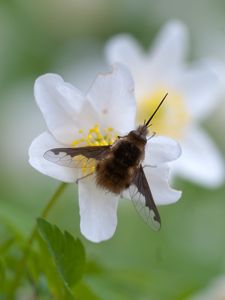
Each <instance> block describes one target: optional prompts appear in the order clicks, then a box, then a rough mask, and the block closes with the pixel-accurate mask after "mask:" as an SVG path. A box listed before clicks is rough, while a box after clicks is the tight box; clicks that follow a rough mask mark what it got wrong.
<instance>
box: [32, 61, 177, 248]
mask: <svg viewBox="0 0 225 300" xmlns="http://www.w3.org/2000/svg"><path fill="white" fill-rule="evenodd" d="M133 90H134V87H133V80H132V78H131V76H130V73H129V72H128V70H127V69H125V68H124V67H122V66H120V65H117V66H115V67H114V69H113V71H112V72H111V73H107V74H101V75H99V76H98V77H97V78H96V80H95V81H94V83H93V85H92V87H91V88H90V90H89V92H88V93H87V94H86V95H83V94H82V93H81V92H80V91H79V90H78V89H76V88H75V87H73V86H72V85H70V84H69V83H66V82H64V81H63V79H62V78H61V77H60V76H58V75H55V74H46V75H43V76H41V77H39V78H38V79H37V80H36V83H35V87H34V93H35V98H36V101H37V104H38V106H39V108H40V110H41V112H42V114H43V116H44V119H45V122H46V124H47V127H48V131H46V132H44V133H42V134H41V135H40V136H38V137H37V138H36V139H34V141H33V142H32V144H31V146H30V149H29V157H30V159H29V161H30V164H31V165H32V166H33V167H34V168H35V169H37V170H38V171H40V172H41V173H43V174H45V175H48V176H51V177H53V178H56V179H58V180H61V181H63V182H74V183H75V181H76V179H77V178H80V177H82V175H84V174H85V173H87V170H86V166H82V169H81V170H80V169H76V168H68V167H65V166H60V165H57V164H54V163H52V162H49V161H48V160H45V159H44V157H43V155H44V153H45V152H46V151H47V150H50V149H52V148H57V147H72V146H76V145H83V146H84V145H86V144H88V145H105V144H111V143H112V142H113V140H114V139H115V138H117V135H125V134H127V133H129V131H131V130H132V129H134V127H135V114H136V105H135V98H134V93H133ZM96 137H97V138H96ZM179 155H180V147H179V146H178V144H177V143H176V142H175V141H173V140H171V139H169V138H166V137H153V138H151V139H149V142H148V144H147V146H146V155H145V161H144V162H143V164H144V165H152V166H153V167H152V168H147V167H146V168H145V170H146V171H145V172H146V176H147V179H148V181H149V184H150V187H151V190H152V194H153V197H154V200H155V202H156V204H169V203H173V202H175V201H177V200H178V199H179V198H180V196H181V192H179V191H175V190H173V189H171V188H170V187H169V184H168V176H169V168H168V165H167V164H166V163H167V162H168V161H171V160H174V159H176V158H177V157H178V156H179ZM147 169H149V170H147ZM78 191H79V205H80V217H81V222H80V227H81V232H82V234H83V235H84V236H85V237H86V238H87V239H89V240H91V241H93V242H100V241H102V240H106V239H109V238H110V237H111V236H112V235H113V234H114V232H115V229H116V225H117V212H116V211H117V204H118V200H119V195H115V194H111V193H109V192H108V191H103V190H101V189H99V188H97V186H96V184H95V180H94V178H93V175H91V176H89V177H87V178H85V179H82V180H80V181H79V184H78Z"/></svg>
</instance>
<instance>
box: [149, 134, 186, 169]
mask: <svg viewBox="0 0 225 300" xmlns="http://www.w3.org/2000/svg"><path fill="white" fill-rule="evenodd" d="M180 155H181V147H180V145H179V144H178V143H177V142H176V141H174V140H173V139H171V138H168V137H164V136H156V137H153V138H150V139H149V140H148V143H147V145H146V146H145V159H144V162H143V166H145V165H151V166H158V165H159V164H162V163H165V162H169V161H172V160H175V159H177V158H178V157H179V156H180Z"/></svg>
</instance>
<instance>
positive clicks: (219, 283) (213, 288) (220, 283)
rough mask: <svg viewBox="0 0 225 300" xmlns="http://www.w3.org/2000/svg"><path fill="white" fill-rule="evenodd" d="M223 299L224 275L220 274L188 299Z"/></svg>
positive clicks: (224, 295) (224, 290)
mask: <svg viewBox="0 0 225 300" xmlns="http://www.w3.org/2000/svg"><path fill="white" fill-rule="evenodd" d="M224 299H225V276H221V277H219V278H217V279H215V280H213V282H211V283H210V285H209V286H208V287H207V288H206V289H204V290H203V291H200V292H199V293H197V294H196V295H195V296H193V297H191V298H190V299H188V300H224Z"/></svg>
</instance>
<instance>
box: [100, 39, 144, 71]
mask: <svg viewBox="0 0 225 300" xmlns="http://www.w3.org/2000/svg"><path fill="white" fill-rule="evenodd" d="M105 50H106V57H107V61H108V62H109V63H110V64H114V63H116V62H117V63H123V64H125V65H126V66H128V67H129V69H130V70H131V72H132V73H135V72H136V71H137V70H138V68H139V65H140V64H142V60H143V56H144V54H143V51H142V49H141V47H140V46H139V45H138V43H137V41H136V40H135V39H134V38H133V37H132V36H130V35H128V34H120V35H117V36H115V37H113V38H112V39H110V40H109V41H108V43H107V45H106V48H105Z"/></svg>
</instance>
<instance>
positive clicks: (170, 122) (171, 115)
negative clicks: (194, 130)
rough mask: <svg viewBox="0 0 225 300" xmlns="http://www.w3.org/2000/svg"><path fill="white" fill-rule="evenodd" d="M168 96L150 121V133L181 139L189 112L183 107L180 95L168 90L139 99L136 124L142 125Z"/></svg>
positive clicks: (187, 122)
mask: <svg viewBox="0 0 225 300" xmlns="http://www.w3.org/2000/svg"><path fill="white" fill-rule="evenodd" d="M165 91H167V92H168V94H169V96H168V97H167V100H166V101H165V103H164V104H163V105H162V106H161V107H160V109H159V110H158V112H157V114H156V115H155V116H154V119H153V120H152V126H151V131H153V132H157V134H161V135H166V136H170V137H173V138H176V139H181V138H182V136H183V135H184V131H185V129H186V128H187V125H188V124H189V122H190V115H189V111H188V109H187V107H186V105H185V102H184V99H183V96H182V94H180V93H179V92H176V91H173V90H168V89H156V90H155V91H153V92H152V93H150V94H148V95H145V96H143V97H141V98H140V99H139V101H138V107H137V123H138V124H142V123H143V122H144V121H145V120H148V119H149V116H150V115H151V114H152V113H153V112H154V110H155V109H156V107H157V106H158V104H159V102H160V101H161V100H162V98H163V96H164V95H165Z"/></svg>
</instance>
